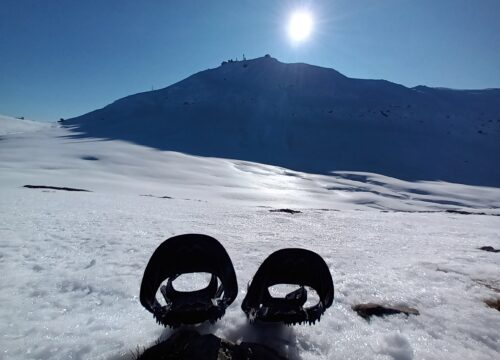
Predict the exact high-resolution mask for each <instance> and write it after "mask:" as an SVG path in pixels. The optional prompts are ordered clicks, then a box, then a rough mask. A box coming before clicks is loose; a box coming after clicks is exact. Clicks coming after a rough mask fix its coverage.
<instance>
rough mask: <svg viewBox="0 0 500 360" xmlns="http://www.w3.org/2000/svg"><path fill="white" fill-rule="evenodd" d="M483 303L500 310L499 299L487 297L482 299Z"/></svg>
mask: <svg viewBox="0 0 500 360" xmlns="http://www.w3.org/2000/svg"><path fill="white" fill-rule="evenodd" d="M484 303H485V304H486V305H488V306H489V307H490V308H493V309H495V310H498V311H500V299H494V300H491V299H488V300H484Z"/></svg>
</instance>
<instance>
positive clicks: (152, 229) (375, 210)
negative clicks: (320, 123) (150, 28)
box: [0, 120, 500, 360]
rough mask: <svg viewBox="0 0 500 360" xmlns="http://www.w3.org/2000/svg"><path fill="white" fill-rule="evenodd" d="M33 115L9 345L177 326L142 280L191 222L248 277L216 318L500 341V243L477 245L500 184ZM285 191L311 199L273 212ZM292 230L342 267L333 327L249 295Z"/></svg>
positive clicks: (13, 159)
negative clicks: (288, 159)
mask: <svg viewBox="0 0 500 360" xmlns="http://www.w3.org/2000/svg"><path fill="white" fill-rule="evenodd" d="M14 121H21V120H14ZM6 123H7V122H0V132H3V133H6V132H7V131H6V129H7V125H6ZM19 124H21V123H19ZM19 124H15V123H14V124H13V123H12V122H11V123H10V124H8V126H9V129H12V128H15V127H17V126H18V125H19ZM12 125H15V126H14V127H13V126H12ZM19 126H20V125H19ZM26 130H29V131H16V133H15V134H12V133H11V134H9V135H4V136H2V137H1V140H0V274H2V280H1V281H0V303H1V304H2V306H1V307H0V334H1V337H0V349H1V350H0V351H1V352H0V358H1V359H6V360H10V359H108V360H118V359H121V360H128V359H133V356H132V353H133V352H134V351H136V350H137V349H141V348H142V347H145V346H149V345H151V344H153V343H154V342H155V341H156V340H157V339H158V338H159V337H160V336H163V337H165V336H168V335H170V334H171V331H170V330H165V329H163V328H162V327H160V326H158V325H157V324H156V322H155V321H154V319H153V318H152V316H151V314H150V313H148V312H147V311H146V310H144V309H143V308H142V307H141V305H140V303H139V299H138V295H139V287H140V282H141V279H142V274H143V271H144V268H145V266H146V264H147V261H148V259H149V257H150V256H151V254H152V253H153V251H154V249H155V248H156V246H158V245H159V244H160V243H161V242H162V241H163V240H164V239H166V238H168V237H170V236H172V235H177V234H182V233H189V232H199V233H206V234H208V235H211V236H214V237H216V238H217V239H219V240H220V241H221V242H222V244H223V245H224V246H225V247H226V249H227V251H228V253H229V255H230V256H231V258H232V260H233V263H234V266H235V270H236V273H237V276H238V284H239V294H238V297H237V299H236V301H235V302H234V303H233V304H232V305H231V306H230V307H229V308H228V311H227V313H226V316H225V317H224V318H223V319H222V320H221V321H219V322H217V323H216V324H215V325H213V326H210V325H207V324H204V325H202V326H200V327H198V328H197V329H198V330H199V331H200V332H202V333H215V334H216V335H218V336H221V337H224V338H226V339H228V340H231V341H235V342H237V341H257V342H259V343H264V344H268V345H270V346H272V347H274V348H275V349H277V350H279V351H280V352H281V353H282V354H284V355H286V356H288V357H289V358H290V359H292V360H297V359H303V360H310V359H377V360H387V359H397V360H409V359H424V358H425V359H450V358H460V359H484V360H486V359H495V358H498V357H499V356H500V343H499V338H498V333H499V332H500V325H499V324H500V323H499V321H498V316H499V315H498V312H497V311H496V310H494V309H491V308H489V307H488V306H487V305H486V304H485V303H484V300H486V299H495V298H497V297H498V293H496V292H495V289H499V288H500V283H499V279H498V274H499V273H500V262H499V261H498V255H500V254H495V253H487V252H482V251H480V250H478V249H477V248H478V247H480V246H484V245H490V246H494V247H496V248H500V239H499V238H498V229H499V228H500V216H494V215H498V214H499V208H500V189H498V188H487V187H477V186H467V185H460V184H451V183H445V182H407V181H402V180H397V179H394V178H389V177H386V176H382V175H378V174H373V173H360V172H357V173H353V172H341V173H336V174H334V175H331V176H326V175H313V174H308V173H303V172H296V171H291V170H289V169H286V168H281V167H276V166H271V165H262V164H258V163H252V162H245V161H240V160H226V159H217V158H202V157H196V156H190V155H186V154H180V153H175V152H169V151H159V150H156V149H152V148H150V147H145V146H140V145H135V144H130V143H127V142H123V141H117V140H111V141H104V140H100V139H75V138H74V136H73V135H72V133H71V132H70V131H68V130H67V129H65V128H60V127H58V126H56V125H49V126H39V127H37V129H33V128H31V127H30V129H26ZM9 132H10V130H9ZM26 184H31V185H48V186H58V187H72V188H81V189H86V190H90V191H91V192H67V191H58V190H51V189H27V188H23V185H26ZM144 195H146V196H144ZM165 196H168V197H169V198H167V197H165ZM282 207H291V208H294V209H299V210H301V211H302V212H301V213H299V214H295V215H291V214H286V213H273V212H269V210H270V209H276V208H282ZM447 210H459V211H461V212H463V213H464V214H459V213H456V212H447ZM467 213H477V214H483V215H465V214H467ZM283 247H306V248H308V249H311V250H313V251H316V252H318V253H319V254H321V255H322V256H323V257H324V258H325V260H326V262H327V264H328V266H329V268H330V271H331V273H332V276H333V280H334V283H335V301H334V305H333V306H332V307H331V308H330V309H329V310H327V312H326V313H325V316H324V317H323V318H322V320H321V322H320V323H318V324H316V325H315V326H312V327H310V326H308V325H305V326H294V327H280V326H270V327H259V326H257V327H255V326H253V325H250V324H248V323H247V321H246V318H245V315H244V313H243V312H242V311H241V309H240V306H241V301H242V300H243V298H244V296H245V291H246V284H247V283H248V281H249V280H250V279H251V277H252V276H253V274H254V273H255V271H256V270H257V268H258V266H259V265H260V263H261V262H262V261H263V260H264V259H265V258H266V256H268V255H269V254H270V253H271V252H272V251H274V250H277V249H279V248H283ZM179 281H181V284H180V285H179V287H183V286H184V287H190V288H192V287H193V285H198V287H201V285H202V283H203V281H202V279H200V278H199V277H198V278H197V277H186V278H182V279H179ZM176 286H177V283H176ZM370 301H378V302H382V303H386V304H402V305H409V306H413V307H416V308H418V310H419V311H420V313H421V315H420V316H411V317H409V318H406V317H404V316H395V317H389V318H385V319H378V318H377V319H373V320H372V321H370V322H367V321H365V320H364V319H362V318H360V317H359V316H358V315H356V313H355V312H354V311H353V310H352V309H351V306H352V305H355V304H357V303H360V302H370Z"/></svg>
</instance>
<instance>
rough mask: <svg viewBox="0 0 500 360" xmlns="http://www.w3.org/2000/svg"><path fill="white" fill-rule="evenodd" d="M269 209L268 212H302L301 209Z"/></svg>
mask: <svg viewBox="0 0 500 360" xmlns="http://www.w3.org/2000/svg"><path fill="white" fill-rule="evenodd" d="M269 211H270V212H283V213H288V214H300V213H302V211H299V210H292V209H272V210H269Z"/></svg>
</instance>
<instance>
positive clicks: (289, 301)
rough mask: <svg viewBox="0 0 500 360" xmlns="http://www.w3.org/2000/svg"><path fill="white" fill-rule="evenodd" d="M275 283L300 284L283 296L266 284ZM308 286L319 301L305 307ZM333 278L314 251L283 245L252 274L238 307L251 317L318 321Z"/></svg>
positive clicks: (329, 299)
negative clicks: (280, 296)
mask: <svg viewBox="0 0 500 360" xmlns="http://www.w3.org/2000/svg"><path fill="white" fill-rule="evenodd" d="M277 284H291V285H299V286H300V288H299V289H297V290H295V291H292V292H291V293H289V294H287V295H286V296H285V297H283V298H275V297H272V296H271V294H270V293H269V287H270V286H273V285H277ZM305 286H309V287H311V288H312V289H314V290H315V291H316V293H317V294H318V296H319V302H318V303H317V304H316V305H313V306H310V307H304V305H305V304H306V301H307V290H306V288H305ZM333 297H334V288H333V281H332V276H331V274H330V271H329V269H328V266H327V265H326V263H325V261H324V260H323V258H322V257H321V256H320V255H318V254H316V253H315V252H312V251H309V250H305V249H282V250H278V251H276V252H274V253H272V254H271V255H270V256H269V257H268V258H267V259H266V260H265V261H264V262H263V263H262V265H261V266H260V267H259V269H258V270H257V273H256V274H255V276H254V277H253V279H252V281H251V283H250V285H249V287H248V291H247V295H246V296H245V299H244V300H243V303H242V305H241V308H242V309H243V311H244V312H245V314H246V315H247V317H248V318H249V319H250V321H254V320H260V321H264V322H283V323H285V324H288V325H294V324H298V323H304V322H308V323H309V324H314V323H315V322H316V321H319V319H320V318H321V315H323V313H324V312H325V310H326V309H327V308H328V307H330V306H331V305H332V302H333Z"/></svg>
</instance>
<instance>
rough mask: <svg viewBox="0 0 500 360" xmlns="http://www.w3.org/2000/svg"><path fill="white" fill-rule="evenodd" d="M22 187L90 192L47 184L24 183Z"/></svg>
mask: <svg viewBox="0 0 500 360" xmlns="http://www.w3.org/2000/svg"><path fill="white" fill-rule="evenodd" d="M23 187H25V188H28V189H52V190H63V191H85V192H92V191H90V190H85V189H77V188H70V187H59V186H47V185H24V186H23Z"/></svg>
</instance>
